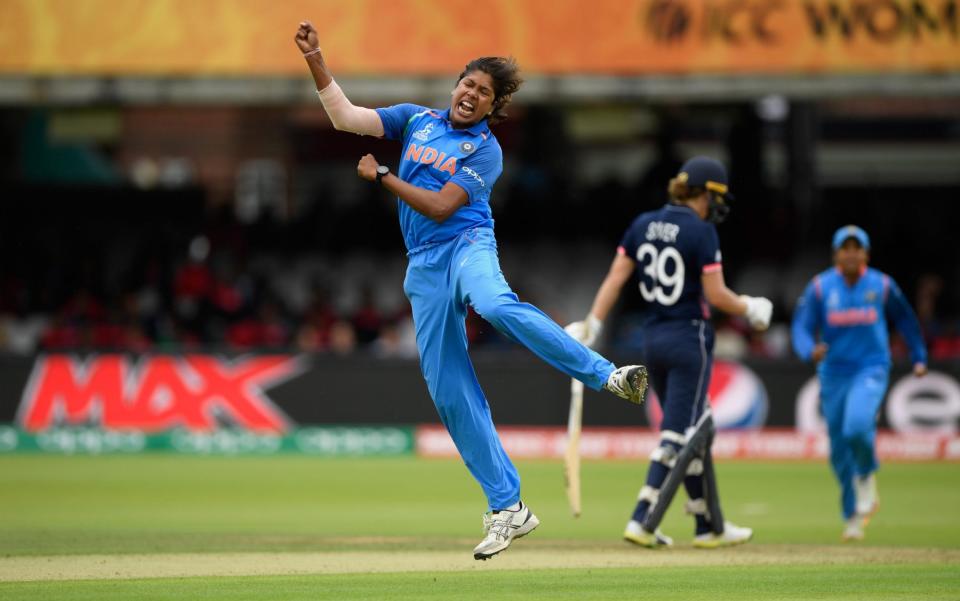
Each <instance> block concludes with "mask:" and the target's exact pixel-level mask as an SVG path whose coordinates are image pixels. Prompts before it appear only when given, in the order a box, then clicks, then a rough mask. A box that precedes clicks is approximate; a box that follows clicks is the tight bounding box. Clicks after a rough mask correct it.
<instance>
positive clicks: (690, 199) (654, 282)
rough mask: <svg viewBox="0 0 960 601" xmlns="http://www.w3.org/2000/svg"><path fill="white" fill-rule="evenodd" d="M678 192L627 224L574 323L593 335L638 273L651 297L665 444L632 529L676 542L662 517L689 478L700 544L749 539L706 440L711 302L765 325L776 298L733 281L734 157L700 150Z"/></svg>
mask: <svg viewBox="0 0 960 601" xmlns="http://www.w3.org/2000/svg"><path fill="white" fill-rule="evenodd" d="M668 191H669V194H670V202H669V203H668V204H666V205H664V206H663V207H662V208H660V209H658V210H656V211H650V212H647V213H643V214H641V215H640V216H639V217H637V218H636V220H634V222H633V223H632V224H631V225H630V227H629V228H628V229H627V231H626V233H625V234H624V236H623V239H622V240H621V242H620V246H619V248H618V249H617V255H616V256H615V257H614V260H613V263H612V264H611V266H610V271H609V272H608V274H607V276H606V278H605V279H604V281H603V283H602V284H601V286H600V289H599V290H598V291H597V295H596V297H595V299H594V302H593V306H592V307H591V309H590V313H589V314H588V315H587V318H586V319H585V320H584V321H581V322H575V323H573V324H570V325H569V326H567V328H568V331H569V332H571V333H572V334H574V335H576V336H578V337H579V338H580V339H581V340H582V341H584V342H586V343H587V344H593V343H594V342H595V341H596V339H597V336H598V335H599V333H600V331H601V329H602V324H603V320H604V319H605V318H606V316H607V314H608V313H609V312H610V310H611V309H612V308H613V305H614V304H615V303H616V300H617V298H618V297H619V295H620V291H621V289H622V288H623V285H624V284H625V283H626V282H627V280H628V279H629V278H630V277H631V275H632V274H633V273H634V271H636V272H637V274H638V276H639V286H640V294H641V296H642V297H643V299H644V300H645V301H646V305H645V307H644V315H645V323H644V326H643V336H644V338H643V359H644V363H645V364H646V365H647V367H648V368H649V370H650V377H651V381H652V385H653V389H654V390H655V391H656V392H657V396H658V398H659V399H660V403H661V407H662V409H663V422H662V423H661V425H660V445H659V446H658V447H657V448H656V449H655V450H654V451H653V453H652V454H651V456H650V459H651V462H650V468H649V470H648V472H647V479H646V483H645V484H644V486H643V488H641V489H640V493H639V495H638V499H637V504H636V506H635V508H634V511H633V515H632V516H631V519H630V520H629V522H628V523H627V527H626V529H625V531H624V534H623V537H624V539H625V540H627V541H629V542H631V543H634V544H637V545H640V546H644V547H658V546H669V545H672V544H673V540H672V539H671V538H670V537H668V536H667V535H665V534H663V533H662V532H661V531H660V530H659V528H658V527H657V526H658V524H659V520H660V519H661V518H662V515H663V512H664V511H665V510H666V507H667V506H669V503H670V500H671V499H672V496H673V493H674V492H675V490H676V488H671V487H672V486H679V485H680V482H681V480H682V482H683V485H684V487H685V488H686V491H687V495H688V496H689V498H690V500H689V502H688V503H687V506H686V508H687V510H688V512H689V513H691V514H693V516H694V518H695V521H696V526H695V533H694V540H693V544H694V546H697V547H702V548H715V547H722V546H728V545H733V544H738V543H743V542H746V541H747V540H749V539H750V538H751V536H752V535H753V531H752V530H751V529H749V528H743V527H740V526H736V525H735V524H732V523H729V522H725V521H723V519H722V513H721V511H720V504H719V497H718V493H717V490H716V482H715V479H714V475H713V472H712V458H711V456H710V446H709V442H706V443H705V444H703V445H702V446H701V445H700V444H699V441H700V440H701V439H703V440H706V439H707V438H709V440H712V436H713V433H712V420H710V419H709V415H710V414H709V411H710V409H709V405H708V403H707V387H708V385H709V383H710V372H711V369H712V367H713V327H712V326H711V324H710V321H709V318H710V308H709V306H711V305H712V306H714V307H716V308H718V309H720V310H722V311H724V312H726V313H730V314H733V315H743V316H745V317H746V318H747V320H748V321H749V322H750V324H751V325H752V326H753V327H755V328H757V329H765V328H766V327H767V326H768V325H769V324H770V317H771V313H772V305H771V303H770V301H769V300H767V299H765V298H761V297H750V296H745V295H740V296H737V295H736V294H734V293H733V292H732V291H731V290H730V289H729V288H727V286H726V284H725V282H724V279H723V264H722V258H721V253H720V243H719V239H718V237H717V228H716V225H714V224H715V223H720V222H722V221H723V219H724V218H725V217H726V214H727V212H728V211H729V205H728V204H727V202H728V200H729V199H730V194H729V192H728V190H727V172H726V169H725V168H724V166H723V165H722V164H721V163H719V162H718V161H716V160H714V159H711V158H708V157H694V158H692V159H690V160H689V161H687V162H686V163H685V164H684V165H683V167H681V169H680V172H679V173H678V174H677V176H676V177H675V178H673V179H672V180H671V181H670V184H669V188H668ZM707 428H710V431H709V433H707V434H703V433H704V432H706V430H707ZM701 434H703V436H701ZM694 449H696V450H694ZM670 474H673V478H672V479H669V478H668V475H670ZM673 483H675V485H674V484H673ZM708 484H709V486H708Z"/></svg>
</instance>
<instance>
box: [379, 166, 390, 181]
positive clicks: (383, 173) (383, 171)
mask: <svg viewBox="0 0 960 601" xmlns="http://www.w3.org/2000/svg"><path fill="white" fill-rule="evenodd" d="M388 173H390V168H389V167H387V166H386V165H380V166H379V167H377V183H378V184H380V185H383V182H382V181H381V180H382V179H383V178H384V177H385V176H386V175H387V174H388Z"/></svg>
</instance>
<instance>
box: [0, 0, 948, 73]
mask: <svg viewBox="0 0 960 601" xmlns="http://www.w3.org/2000/svg"><path fill="white" fill-rule="evenodd" d="M958 4H960V0H795V1H793V0H699V1H698V0H443V1H436V2H432V1H429V0H0V73H7V74H38V75H41V74H42V75H53V74H73V75H87V74H91V75H283V76H288V75H303V74H304V73H305V70H304V66H303V59H302V58H301V57H300V53H299V52H298V50H297V48H296V46H295V45H294V43H293V34H294V32H295V31H296V28H297V24H298V23H299V22H300V21H301V20H303V19H309V20H311V21H312V22H313V23H314V24H315V26H316V27H317V29H318V31H319V32H320V40H321V46H322V47H323V50H324V54H325V56H326V57H327V59H328V63H329V64H330V66H331V69H333V70H334V72H335V73H337V74H342V75H363V74H369V75H380V74H401V75H402V74H452V73H453V72H455V71H458V70H459V68H460V67H461V66H462V65H463V64H464V63H466V62H467V61H468V60H469V59H471V58H475V57H477V56H482V55H490V54H497V55H504V54H512V55H514V56H516V57H517V58H518V59H519V60H520V63H521V66H522V67H523V68H524V70H525V71H526V72H528V73H542V74H570V73H580V74H625V75H630V74H652V73H699V72H709V73H777V74H791V73H853V72H863V73H878V72H900V73H904V72H907V73H909V72H931V71H932V72H938V71H957V70H960V9H958Z"/></svg>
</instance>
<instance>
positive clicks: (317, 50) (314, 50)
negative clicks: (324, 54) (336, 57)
mask: <svg viewBox="0 0 960 601" xmlns="http://www.w3.org/2000/svg"><path fill="white" fill-rule="evenodd" d="M314 54H320V47H319V46H317V47H316V48H314V49H313V50H309V51H307V52H304V53H303V58H307V57H308V56H313V55H314Z"/></svg>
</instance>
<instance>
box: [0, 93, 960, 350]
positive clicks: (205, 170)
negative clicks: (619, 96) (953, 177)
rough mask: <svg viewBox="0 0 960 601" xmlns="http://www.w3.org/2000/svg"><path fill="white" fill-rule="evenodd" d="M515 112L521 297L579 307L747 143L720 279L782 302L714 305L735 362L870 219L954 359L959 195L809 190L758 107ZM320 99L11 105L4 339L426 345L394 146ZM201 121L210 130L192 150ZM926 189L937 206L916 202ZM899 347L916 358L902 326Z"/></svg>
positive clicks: (138, 346) (782, 338)
mask: <svg viewBox="0 0 960 601" xmlns="http://www.w3.org/2000/svg"><path fill="white" fill-rule="evenodd" d="M632 110H633V109H631V111H632ZM672 110H680V109H672ZM516 112H517V115H516V116H517V117H518V118H517V119H514V120H511V121H508V122H507V123H505V124H504V125H503V126H500V128H499V129H498V134H497V135H498V139H499V140H500V142H501V144H502V145H503V147H504V149H505V153H504V154H505V157H506V160H507V162H508V164H507V166H506V168H505V169H504V174H503V176H502V177H501V179H500V180H499V181H498V183H497V192H496V194H495V195H494V196H493V198H492V200H491V203H492V205H493V210H494V216H495V218H496V228H497V233H498V241H499V244H500V248H501V251H502V252H501V257H500V259H501V265H502V266H503V269H504V273H505V275H506V277H507V280H508V281H509V282H510V283H511V285H512V286H513V288H514V290H515V291H516V292H517V293H518V294H519V296H520V298H521V300H525V301H529V302H532V303H533V304H535V305H537V306H538V307H539V308H541V309H542V310H544V312H546V313H547V314H548V315H550V316H551V317H553V318H554V319H555V320H556V321H557V322H558V323H561V324H564V323H568V322H570V321H574V320H578V319H582V317H583V314H584V312H585V311H586V310H587V309H588V308H589V306H590V303H591V301H592V298H593V294H594V293H595V292H596V289H597V286H598V285H599V284H600V282H601V281H602V279H603V275H604V274H605V272H606V269H607V267H608V266H609V262H610V260H611V259H612V257H613V255H614V252H615V249H616V245H617V242H618V241H619V239H620V236H621V235H622V233H623V231H624V230H625V229H626V228H627V226H628V225H629V223H630V222H631V221H632V219H633V218H634V217H635V216H636V215H637V214H638V213H640V212H641V211H645V210H650V209H653V208H656V207H659V206H660V205H662V204H663V202H665V201H666V183H667V182H668V181H669V179H670V178H671V177H672V176H673V175H675V174H676V172H677V170H678V168H679V166H680V165H681V164H682V161H683V159H684V158H685V157H686V156H688V155H690V154H691V153H692V152H694V150H696V152H697V153H703V152H709V153H711V154H716V155H717V156H722V155H723V154H724V153H726V154H727V155H729V157H730V158H729V164H730V167H731V178H732V181H731V188H732V189H733V190H734V191H735V193H736V197H737V200H736V201H735V204H734V208H733V211H732V212H731V216H730V218H729V219H728V220H727V221H726V222H725V223H724V224H723V225H722V226H721V227H720V228H719V233H720V239H721V248H722V249H723V257H724V276H725V278H726V280H727V282H729V283H730V284H731V287H732V288H733V289H734V290H736V291H737V292H741V293H746V294H751V295H760V296H766V297H768V298H770V299H771V300H772V301H773V302H774V306H775V310H774V323H773V324H772V326H771V328H770V329H769V330H768V331H766V332H763V333H756V332H751V331H750V330H749V328H747V327H746V324H745V323H744V322H743V321H742V320H741V319H739V318H728V317H725V316H723V315H715V316H714V321H715V325H716V330H717V338H716V352H717V355H718V356H721V357H729V358H742V357H748V356H750V357H769V358H788V357H791V356H792V352H791V349H790V335H789V321H790V317H791V311H792V309H793V304H794V302H795V299H796V298H797V297H798V296H799V294H800V293H801V291H802V289H803V287H804V286H805V285H806V283H807V282H808V281H809V280H810V278H811V277H812V276H813V275H814V274H815V273H817V272H819V271H821V270H823V269H825V268H827V267H828V266H829V264H830V254H829V236H830V235H831V233H832V232H833V230H834V229H835V228H836V227H838V226H840V225H843V224H845V223H857V224H859V225H861V226H863V227H865V229H867V231H868V232H869V233H870V235H871V237H872V239H873V241H874V248H873V249H872V255H873V258H876V259H877V261H876V266H877V267H878V268H879V269H881V270H883V271H885V272H887V273H889V274H890V275H892V276H893V277H894V278H895V279H896V280H897V281H898V282H899V284H900V285H901V287H902V288H903V290H904V292H905V293H906V294H907V295H908V298H910V300H911V302H912V303H913V305H914V307H915V309H916V312H917V315H918V316H919V319H920V321H921V326H922V328H923V332H924V335H925V337H926V340H927V344H928V347H929V349H930V352H931V357H932V358H933V359H951V358H953V359H956V358H960V315H958V311H957V307H958V306H960V261H958V260H957V254H956V251H955V250H954V249H953V248H952V245H951V244H950V242H951V241H952V239H953V237H954V227H955V226H954V225H953V224H954V223H956V220H957V219H958V218H960V205H957V204H956V203H955V202H954V201H953V199H954V198H955V189H954V188H951V187H949V186H944V187H930V186H927V187H921V188H910V187H903V188H897V187H895V186H888V187H883V188H881V187H872V186H869V185H866V183H864V184H862V185H858V186H855V187H850V186H847V187H844V186H831V187H822V188H821V189H818V190H817V191H816V193H815V194H814V193H813V191H810V192H811V193H810V198H805V197H803V194H801V192H802V191H803V190H802V186H797V185H792V186H787V185H783V183H782V182H779V183H778V179H777V177H774V176H773V175H772V174H773V173H774V170H772V169H770V168H765V167H764V165H765V164H766V163H765V159H764V157H765V156H766V155H765V154H764V152H763V151H762V149H763V147H764V144H766V143H768V142H769V140H768V138H771V137H773V138H776V137H777V136H779V137H782V138H784V139H787V138H789V136H787V135H786V133H785V132H786V129H785V126H784V125H783V124H776V123H763V122H761V120H760V119H759V117H758V116H757V115H756V114H754V112H753V111H752V109H751V108H750V107H749V106H745V107H740V108H739V109H737V110H736V111H734V112H727V113H716V114H715V113H713V112H710V111H696V112H694V111H693V110H690V111H688V112H683V111H681V113H680V114H678V115H674V116H673V117H670V116H669V114H668V113H669V111H668V112H666V113H664V114H659V115H647V117H649V119H646V120H645V119H639V120H637V121H636V122H637V123H641V124H642V123H647V121H649V122H650V123H660V125H659V126H649V127H648V126H644V127H643V128H640V126H639V125H637V126H636V127H635V130H636V131H633V132H631V131H627V132H626V133H624V130H623V129H622V127H621V126H622V125H623V123H627V122H629V123H633V121H629V120H628V121H627V122H624V121H622V120H618V121H617V123H618V127H617V128H615V129H614V130H611V131H612V134H611V133H610V132H606V130H602V129H601V130H598V131H593V130H589V129H587V130H584V128H583V126H582V124H583V123H587V124H592V123H594V122H595V120H594V118H593V117H595V115H593V114H592V113H590V114H588V115H587V116H588V117H590V119H577V118H576V117H577V112H576V111H573V112H572V113H569V114H568V113H565V112H564V111H563V110H561V109H558V108H556V107H553V108H551V107H545V106H540V107H536V108H528V109H526V110H524V109H523V108H521V107H518V110H517V111H516ZM319 114H321V113H320V112H318V111H315V110H310V111H304V112H302V114H301V111H298V110H297V109H295V108H282V109H273V110H266V109H240V108H229V107H227V108H225V107H220V108H217V109H196V108H195V109H190V110H186V109H182V108H176V107H174V108H156V107H154V108H150V107H147V108H129V109H125V110H124V111H122V112H121V113H118V114H117V115H115V117H116V118H117V119H118V128H119V129H118V131H120V132H122V133H120V134H116V135H115V136H114V137H113V138H110V139H109V140H110V141H109V143H102V144H100V143H90V142H83V143H80V142H77V141H76V140H74V139H72V138H70V139H59V138H58V137H57V135H55V134H56V132H57V131H58V130H57V129H56V128H55V127H53V126H52V125H51V123H54V122H55V121H56V119H55V117H56V118H60V119H61V120H62V119H63V118H64V117H63V116H62V115H61V116H59V117H58V115H57V114H56V113H55V112H54V113H52V114H46V113H44V112H37V111H19V112H18V111H8V114H6V117H5V118H4V113H2V112H0V133H4V135H3V136H0V157H6V159H7V160H4V161H0V185H2V187H3V190H4V192H5V199H4V202H3V203H0V256H3V257H5V258H6V260H5V261H3V262H0V352H11V353H17V354H22V355H30V354H32V353H36V352H53V351H67V350H77V351H95V352H107V351H132V352H182V351H195V350H197V351H200V350H204V351H214V352H221V351H225V352H231V353H233V352H238V353H239V352H251V351H284V352H288V351H296V352H311V353H314V352H315V353H336V354H349V353H371V354H375V355H377V356H384V357H391V356H393V357H413V356H415V355H416V345H415V334H414V327H413V324H412V320H411V316H410V312H409V306H408V304H407V302H406V299H405V298H404V296H403V292H402V290H403V277H404V270H405V265H406V259H405V257H404V254H403V250H402V240H401V238H400V234H399V228H398V227H397V222H396V208H395V206H394V203H395V201H394V200H392V199H390V198H388V195H387V194H385V193H384V192H383V191H382V190H381V189H379V188H377V187H375V186H371V185H369V184H367V183H366V182H362V181H360V180H359V179H358V178H357V177H356V162H355V161H356V159H355V157H357V156H361V155H362V154H363V153H365V152H374V153H376V154H377V156H381V157H391V158H389V159H388V158H385V159H384V160H386V161H387V162H390V161H391V160H392V157H395V153H396V148H395V147H394V146H392V145H390V144H389V143H388V142H384V141H377V140H371V139H367V138H360V137H356V136H353V137H350V136H347V137H343V136H341V137H336V138H332V137H331V135H332V134H331V132H330V130H329V124H327V123H326V122H321V121H316V120H315V119H314V118H312V117H311V118H309V119H308V118H306V117H304V115H319ZM614 114H615V115H620V116H621V117H622V116H623V115H632V114H633V112H629V111H627V112H623V111H620V112H616V111H615V113H614ZM67 116H68V117H69V115H67ZM81 116H82V115H81ZM634 116H635V117H636V116H637V115H634ZM640 116H643V114H640ZM119 123H122V124H123V126H122V127H120V125H119ZM577 123H581V125H580V126H576V124H577ZM840 123H846V121H841V122H840ZM847 125H848V128H847V129H849V123H848V124H847ZM198 127H203V128H204V140H205V144H194V143H193V142H194V139H195V138H196V128H198ZM641 129H643V131H641ZM861 129H863V130H865V131H873V129H874V128H872V127H864V128H860V129H856V132H860V131H861ZM915 129H917V128H909V129H908V130H904V131H914V130H915ZM581 130H583V131H581ZM823 130H824V136H826V135H827V133H828V132H833V131H837V130H838V128H837V127H834V126H831V127H827V126H826V125H825V126H824V127H823ZM840 131H846V130H843V129H842V128H841V129H840ZM898 131H899V130H898ZM577 132H579V133H577ZM856 132H854V133H856ZM848 134H849V132H848ZM610 135H613V137H612V138H609V136H610ZM850 135H853V134H849V135H848V137H849V136H850ZM857 135H860V134H859V133H857ZM605 136H607V137H605ZM333 139H335V141H336V144H330V143H328V142H326V141H327V140H333ZM845 139H846V138H844V140H845ZM857 139H859V138H857ZM705 144H710V145H708V146H706V147H705V146H704V145H705ZM704 148H706V149H707V150H706V151H705V150H704ZM182 153H192V154H189V155H188V156H186V157H184V156H182ZM804 156H805V155H804ZM572 165H573V166H574V167H572ZM768 167H769V166H768ZM794 171H795V170H794ZM803 173H804V172H803V171H802V169H801V170H800V171H799V172H797V173H794V172H793V171H789V172H788V173H786V174H785V176H789V177H792V178H793V179H794V181H806V178H805V176H803ZM864 181H866V180H864ZM918 195H922V198H923V199H922V202H923V203H924V211H925V214H929V215H937V216H938V218H937V219H924V220H919V219H916V218H915V217H916V214H917V206H916V202H917V201H916V198H917V197H918ZM864 207H872V209H871V210H870V211H865V210H864ZM903 240H917V241H923V242H924V243H917V244H915V245H914V248H910V249H904V248H903V244H902V241H903ZM944 249H946V250H944ZM918 266H922V268H920V269H918ZM627 288H628V289H627V290H626V291H625V293H624V294H623V295H622V298H623V300H622V301H621V303H620V305H619V306H618V308H617V310H616V311H615V313H614V314H613V316H612V317H611V319H610V320H609V323H608V325H607V326H606V328H605V332H604V338H603V340H602V341H601V342H602V344H603V345H605V346H606V348H608V349H611V350H614V351H622V352H624V353H628V352H630V353H632V352H635V351H636V350H637V349H638V347H639V345H640V341H641V340H642V336H643V328H642V316H641V315H640V313H639V311H640V308H641V298H640V295H639V293H638V292H637V290H636V285H635V284H629V285H628V286H627ZM631 290H632V292H631ZM467 334H468V337H469V339H470V343H471V345H472V346H473V347H475V348H482V347H493V346H497V345H504V346H505V345H508V344H509V343H508V342H507V341H506V340H505V339H504V338H503V337H502V336H500V335H499V334H498V333H497V332H496V331H495V330H494V329H493V328H492V327H490V326H489V325H488V324H487V323H486V322H485V321H483V320H482V319H481V318H480V317H479V316H477V315H476V314H473V313H470V314H469V316H468V319H467ZM893 349H894V353H895V355H897V356H898V357H901V356H905V355H906V353H905V348H904V346H903V344H902V342H900V341H899V340H898V339H897V338H896V336H894V341H893Z"/></svg>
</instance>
